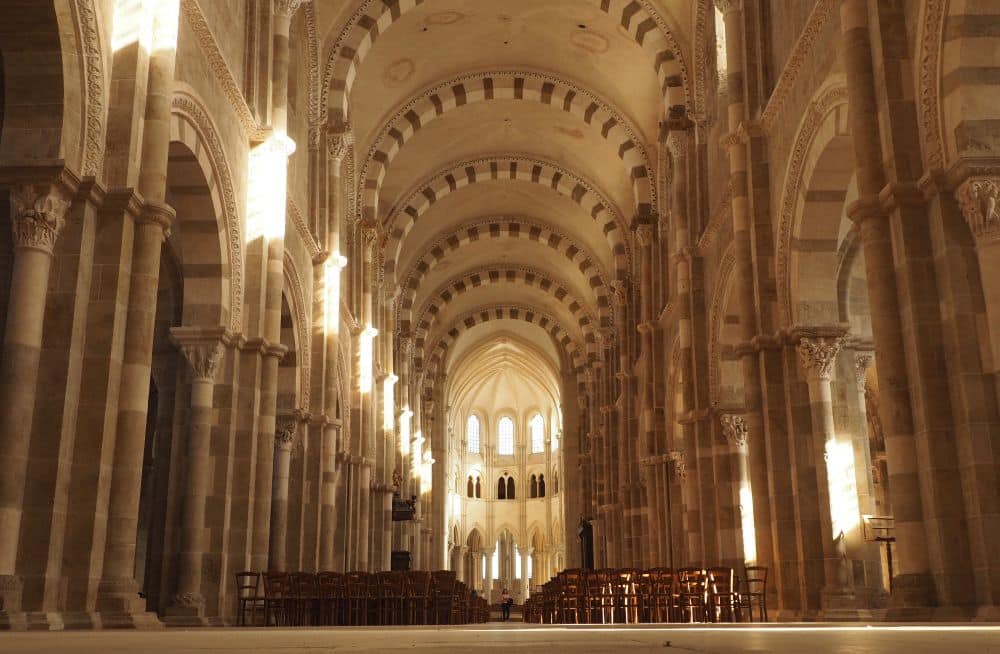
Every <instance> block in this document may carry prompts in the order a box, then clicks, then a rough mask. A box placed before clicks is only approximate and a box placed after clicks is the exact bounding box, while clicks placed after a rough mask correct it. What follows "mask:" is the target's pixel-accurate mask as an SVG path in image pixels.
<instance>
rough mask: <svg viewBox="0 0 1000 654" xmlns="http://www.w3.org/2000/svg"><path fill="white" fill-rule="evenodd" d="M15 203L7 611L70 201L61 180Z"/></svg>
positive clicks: (0, 416) (2, 486)
mask: <svg viewBox="0 0 1000 654" xmlns="http://www.w3.org/2000/svg"><path fill="white" fill-rule="evenodd" d="M10 203H11V219H12V226H13V236H14V238H13V243H14V265H13V271H12V274H11V283H10V296H9V298H8V302H7V307H8V309H7V326H6V330H5V332H4V340H3V353H2V356H0V407H3V410H2V411H0V470H2V471H3V474H2V475H0V608H2V609H3V610H5V611H7V612H8V613H12V612H15V611H19V610H20V608H21V587H22V586H21V581H20V579H19V578H18V577H17V576H16V575H15V569H16V564H17V547H18V535H19V533H20V526H21V516H22V513H23V510H24V507H23V502H24V487H25V482H26V475H27V471H28V447H29V443H30V440H31V425H32V421H33V418H34V409H35V396H36V393H37V385H38V364H39V360H40V357H41V349H42V324H43V322H44V318H45V301H46V295H47V293H46V290H47V289H48V285H49V271H50V269H51V266H52V251H53V248H54V247H55V243H56V239H57V238H58V236H59V231H60V230H61V229H62V227H63V224H64V219H65V215H66V211H67V209H68V208H69V204H70V203H69V198H68V197H66V196H65V194H64V192H63V191H62V190H61V189H60V188H58V187H56V186H54V185H30V184H29V185H23V186H17V187H14V188H13V189H11V192H10Z"/></svg>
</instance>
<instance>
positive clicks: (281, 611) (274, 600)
mask: <svg viewBox="0 0 1000 654" xmlns="http://www.w3.org/2000/svg"><path fill="white" fill-rule="evenodd" d="M288 595H289V588H288V575H287V574H286V573H284V572H265V573H264V624H265V625H274V626H276V627H283V626H287V625H288V601H289V597H288Z"/></svg>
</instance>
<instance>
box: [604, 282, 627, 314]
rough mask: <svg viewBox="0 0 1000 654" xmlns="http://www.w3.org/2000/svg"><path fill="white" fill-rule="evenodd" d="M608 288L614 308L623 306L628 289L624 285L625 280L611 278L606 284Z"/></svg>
mask: <svg viewBox="0 0 1000 654" xmlns="http://www.w3.org/2000/svg"><path fill="white" fill-rule="evenodd" d="M608 288H609V290H610V291H611V301H612V303H614V305H615V308H621V307H623V306H625V302H626V301H627V300H628V290H627V288H626V286H625V280H622V279H615V280H612V281H611V283H610V284H608Z"/></svg>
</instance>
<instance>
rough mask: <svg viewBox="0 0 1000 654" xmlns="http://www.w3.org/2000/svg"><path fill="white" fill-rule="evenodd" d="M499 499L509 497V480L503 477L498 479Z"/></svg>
mask: <svg viewBox="0 0 1000 654" xmlns="http://www.w3.org/2000/svg"><path fill="white" fill-rule="evenodd" d="M497 499H498V500H505V499H507V482H506V480H504V478H503V477H501V478H500V479H498V480H497Z"/></svg>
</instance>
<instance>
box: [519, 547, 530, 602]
mask: <svg viewBox="0 0 1000 654" xmlns="http://www.w3.org/2000/svg"><path fill="white" fill-rule="evenodd" d="M529 558H531V548H528V547H526V548H524V549H522V550H521V604H524V603H525V602H526V601H528V590H529V587H530V585H531V578H530V577H528V559H529Z"/></svg>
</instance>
